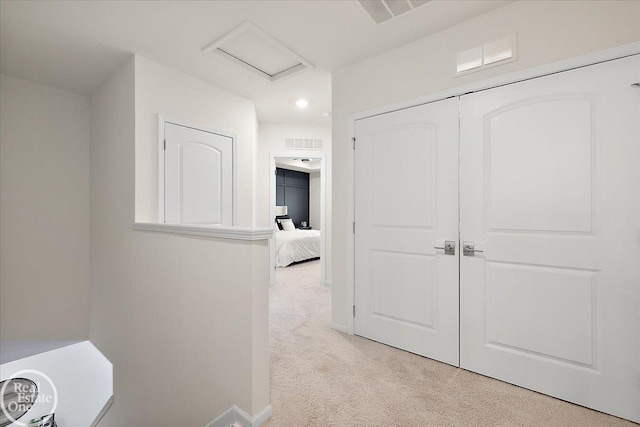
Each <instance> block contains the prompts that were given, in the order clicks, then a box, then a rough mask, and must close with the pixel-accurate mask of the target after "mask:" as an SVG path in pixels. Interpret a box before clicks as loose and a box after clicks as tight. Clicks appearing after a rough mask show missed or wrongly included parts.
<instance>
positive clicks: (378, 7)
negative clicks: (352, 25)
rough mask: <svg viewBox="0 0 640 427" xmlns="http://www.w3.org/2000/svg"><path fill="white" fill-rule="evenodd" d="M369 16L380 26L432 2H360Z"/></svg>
mask: <svg viewBox="0 0 640 427" xmlns="http://www.w3.org/2000/svg"><path fill="white" fill-rule="evenodd" d="M358 1H359V2H360V4H361V5H362V7H363V8H364V10H366V11H367V13H368V14H369V16H371V18H373V20H374V21H376V23H377V24H380V23H382V22H384V21H388V20H389V19H391V18H394V17H396V16H398V15H402V14H403V13H405V12H408V11H410V10H411V9H415V8H416V7H418V6H422V5H423V4H425V3H428V2H429V1H431V0H358Z"/></svg>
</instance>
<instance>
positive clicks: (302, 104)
mask: <svg viewBox="0 0 640 427" xmlns="http://www.w3.org/2000/svg"><path fill="white" fill-rule="evenodd" d="M296 105H297V106H298V108H307V106H308V105H309V101H307V100H306V99H298V100H297V101H296Z"/></svg>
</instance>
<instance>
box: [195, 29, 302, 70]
mask: <svg viewBox="0 0 640 427" xmlns="http://www.w3.org/2000/svg"><path fill="white" fill-rule="evenodd" d="M203 51H204V52H216V53H218V54H220V55H222V56H224V57H225V58H227V59H229V60H230V61H232V62H235V63H236V64H238V65H240V66H242V67H244V68H245V69H247V70H249V71H252V72H254V73H256V74H258V75H259V76H262V77H264V78H265V79H267V80H270V81H272V82H274V81H276V80H279V79H281V78H283V77H287V76H291V75H293V74H297V73H300V72H302V71H304V70H308V69H310V68H313V65H312V64H311V63H310V62H309V61H307V60H305V59H304V58H302V57H301V56H300V55H298V54H297V53H295V52H294V51H292V50H291V49H289V48H288V47H287V46H285V45H284V44H282V43H281V42H279V41H278V40H276V39H275V38H273V37H272V36H270V35H269V34H267V33H266V32H264V31H263V30H261V29H260V28H258V27H256V26H255V25H254V24H252V23H251V22H245V23H243V24H241V25H240V26H238V27H236V28H235V29H233V30H232V31H230V32H229V33H227V34H225V35H224V36H222V37H221V38H219V39H218V40H216V41H214V42H213V43H211V44H210V45H208V46H207V47H205V48H204V49H203Z"/></svg>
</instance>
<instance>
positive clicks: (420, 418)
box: [266, 261, 636, 427]
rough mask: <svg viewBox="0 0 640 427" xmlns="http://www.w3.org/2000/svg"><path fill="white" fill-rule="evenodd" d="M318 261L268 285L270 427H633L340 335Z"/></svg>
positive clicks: (283, 273)
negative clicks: (334, 325)
mask: <svg viewBox="0 0 640 427" xmlns="http://www.w3.org/2000/svg"><path fill="white" fill-rule="evenodd" d="M319 267H320V266H319V261H314V262H310V263H305V264H299V265H296V266H291V267H287V268H283V269H278V272H277V280H276V285H275V286H273V287H272V288H271V291H270V299H271V300H270V309H271V314H270V320H271V325H270V328H271V404H272V406H273V417H272V418H271V420H270V421H269V422H268V423H267V424H266V426H268V427H277V426H286V427H302V426H342V427H348V426H402V427H404V426H580V427H583V426H631V425H636V424H633V423H630V422H628V421H624V420H622V419H619V418H616V417H612V416H609V415H605V414H602V413H600V412H596V411H592V410H590V409H586V408H583V407H581V406H577V405H573V404H570V403H567V402H564V401H561V400H557V399H554V398H551V397H548V396H545V395H542V394H538V393H535V392H532V391H529V390H525V389H523V388H520V387H516V386H513V385H510V384H507V383H503V382H501V381H498V380H494V379H492V378H487V377H484V376H482V375H478V374H474V373H471V372H468V371H465V370H463V369H458V368H454V367H452V366H449V365H446V364H444V363H440V362H436V361H433V360H431V359H427V358H424V357H420V356H416V355H414V354H411V353H407V352H405V351H402V350H398V349H394V348H391V347H388V346H386V345H383V344H379V343H376V342H373V341H369V340H366V339H364V338H360V337H356V336H349V335H347V334H343V333H341V332H337V331H335V330H333V329H331V328H330V327H329V318H330V304H331V298H330V295H331V291H330V289H329V288H326V287H324V286H322V285H320V284H319V283H318V282H319V276H320V271H319V270H320V268H319Z"/></svg>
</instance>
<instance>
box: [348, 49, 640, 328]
mask: <svg viewBox="0 0 640 427" xmlns="http://www.w3.org/2000/svg"><path fill="white" fill-rule="evenodd" d="M638 54H640V41H637V42H633V43H628V44H624V45H622V46H617V47H613V48H610V49H605V50H601V51H597V52H592V53H588V54H586V55H581V56H577V57H573V58H568V59H563V60H561V61H557V62H552V63H550V64H545V65H540V66H536V67H532V68H528V69H525V70H522V71H516V72H513V73H508V74H504V75H502V76H497V77H494V78H490V79H486V80H480V81H477V82H472V83H469V84H466V85H461V86H456V87H453V88H451V89H447V90H444V91H440V92H435V93H432V94H429V95H425V96H420V97H416V98H412V99H409V100H406V101H402V102H398V103H394V104H389V105H386V106H382V107H378V108H374V109H370V110H365V111H361V112H359V113H354V114H351V115H349V134H350V136H351V138H352V139H354V138H355V137H356V132H355V129H356V121H357V120H362V119H365V118H369V117H373V116H377V115H380V114H386V113H391V112H394V111H398V110H403V109H406V108H411V107H417V106H419V105H424V104H429V103H432V102H436V101H440V100H443V99H447V98H452V97H460V96H463V95H465V94H467V93H469V92H478V91H482V90H487V89H493V88H496V87H499V86H505V85H509V84H513V83H518V82H521V81H525V80H530V79H535V78H539V77H544V76H548V75H551V74H556V73H561V72H564V71H569V70H573V69H576V68H582V67H588V66H590V65H595V64H598V63H601V62H607V61H613V60H616V59H621V58H624V57H627V56H633V55H638ZM346 143H348V144H351V143H352V141H351V140H349V141H346ZM356 143H357V142H356ZM348 164H349V170H350V171H351V173H349V174H348V176H349V181H348V183H347V188H348V190H347V197H348V198H349V199H348V200H349V201H350V202H349V204H348V205H347V220H348V222H347V223H353V222H354V221H355V153H354V150H349V158H348ZM346 237H347V239H346V241H347V266H348V282H347V287H348V292H347V310H348V311H347V331H348V333H349V334H350V335H353V333H354V317H353V312H352V307H353V306H354V305H355V264H354V262H355V234H354V233H352V230H351V227H348V228H347V236H346Z"/></svg>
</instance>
